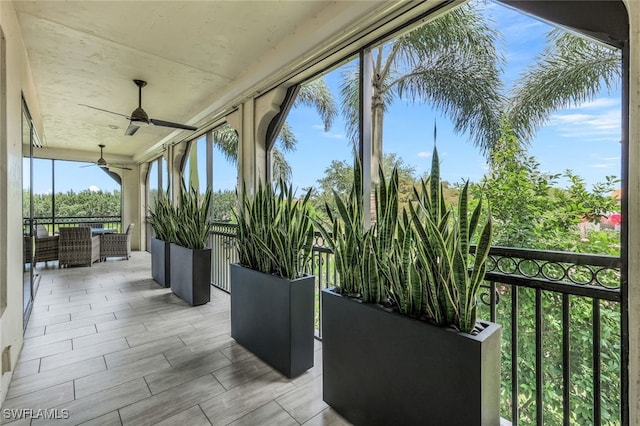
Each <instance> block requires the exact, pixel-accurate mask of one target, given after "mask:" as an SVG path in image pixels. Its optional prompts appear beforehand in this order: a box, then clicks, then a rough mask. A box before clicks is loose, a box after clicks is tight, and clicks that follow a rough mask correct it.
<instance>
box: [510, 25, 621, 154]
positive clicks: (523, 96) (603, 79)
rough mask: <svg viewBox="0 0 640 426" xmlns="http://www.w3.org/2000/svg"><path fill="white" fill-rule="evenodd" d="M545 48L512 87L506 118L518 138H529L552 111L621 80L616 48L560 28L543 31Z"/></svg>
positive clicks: (591, 98)
mask: <svg viewBox="0 0 640 426" xmlns="http://www.w3.org/2000/svg"><path fill="white" fill-rule="evenodd" d="M547 42H548V43H547V48H546V49H545V50H544V51H543V52H542V54H541V55H540V56H539V57H538V58H537V60H536V63H535V64H534V65H533V66H531V67H530V68H528V69H527V70H526V71H525V72H524V74H523V75H522V77H521V79H520V80H519V81H518V83H517V84H516V86H515V87H514V89H513V91H512V93H511V96H510V99H511V101H510V104H509V106H508V114H507V117H508V120H509V123H510V124H511V125H512V126H513V129H514V131H515V133H516V136H518V138H519V139H520V140H521V141H525V142H526V141H529V140H530V139H531V138H532V137H533V136H534V135H535V133H536V130H537V129H538V128H539V127H540V126H542V125H544V124H545V123H546V122H547V120H548V119H549V116H550V115H551V113H552V112H554V111H556V110H558V109H561V108H568V107H571V106H576V105H579V104H580V103H582V102H585V101H588V100H593V99H594V98H595V96H596V95H597V94H598V93H599V92H600V91H601V90H602V89H603V88H606V89H607V90H608V91H611V90H613V89H614V88H615V87H616V84H617V83H618V82H619V81H620V80H621V76H622V66H621V63H622V62H621V54H620V51H619V50H616V49H613V48H608V47H605V46H603V45H600V44H596V43H593V42H590V41H588V40H585V39H583V38H580V37H578V36H576V35H573V34H571V33H568V32H564V31H561V30H553V31H551V32H550V33H549V34H548V35H547Z"/></svg>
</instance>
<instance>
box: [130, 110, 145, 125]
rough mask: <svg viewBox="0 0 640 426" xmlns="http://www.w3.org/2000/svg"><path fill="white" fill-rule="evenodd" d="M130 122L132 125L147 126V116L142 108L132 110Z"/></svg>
mask: <svg viewBox="0 0 640 426" xmlns="http://www.w3.org/2000/svg"><path fill="white" fill-rule="evenodd" d="M131 122H132V123H136V124H138V123H141V124H147V125H148V124H149V115H147V113H146V111H145V110H143V109H142V107H138V108H136V109H134V110H133V112H132V113H131Z"/></svg>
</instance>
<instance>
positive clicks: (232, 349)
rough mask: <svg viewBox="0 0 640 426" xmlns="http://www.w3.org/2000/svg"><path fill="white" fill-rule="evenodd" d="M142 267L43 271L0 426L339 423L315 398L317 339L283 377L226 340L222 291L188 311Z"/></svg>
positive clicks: (145, 262)
mask: <svg viewBox="0 0 640 426" xmlns="http://www.w3.org/2000/svg"><path fill="white" fill-rule="evenodd" d="M150 259H151V257H150V255H149V254H148V253H146V252H135V253H134V254H133V256H132V258H131V259H130V260H129V261H119V262H118V263H117V267H114V264H113V262H112V263H111V264H109V263H98V264H96V265H94V266H93V268H75V269H73V268H72V269H57V268H56V267H54V266H53V265H52V266H51V267H50V268H47V269H45V270H44V271H43V272H42V279H41V283H40V289H39V291H38V295H37V297H36V300H35V302H34V307H33V312H32V314H31V319H30V321H29V325H28V327H27V329H26V331H25V340H24V347H23V350H22V353H21V355H20V358H19V359H18V363H17V365H16V368H15V373H14V375H13V380H12V382H11V386H10V387H9V390H8V392H7V398H6V399H5V401H4V404H3V405H2V408H3V410H16V411H15V413H16V414H17V413H20V414H22V415H21V416H20V415H15V416H13V417H14V418H18V417H22V420H15V421H12V420H7V418H6V417H5V418H3V420H2V423H3V424H7V423H9V424H12V425H14V424H15V425H22V424H47V420H40V421H36V420H34V421H33V423H30V422H31V420H30V419H28V418H26V419H25V417H29V413H30V412H29V411H28V410H33V412H32V413H34V414H35V413H37V412H38V410H53V411H49V413H56V414H57V415H58V417H60V418H59V419H56V420H48V421H49V422H54V421H55V424H56V425H57V424H60V425H63V424H87V425H89V424H102V425H116V424H118V425H119V424H125V425H126V424H131V425H151V424H162V425H185V424H190V425H196V424H197V425H209V424H212V425H227V424H232V425H264V424H277V425H297V424H305V425H327V424H331V425H340V424H347V423H346V422H345V421H344V420H343V419H341V418H340V417H339V415H338V414H336V413H335V412H334V411H333V410H332V409H331V408H329V407H328V406H327V404H325V403H324V402H323V401H322V376H321V373H322V358H321V357H322V351H321V343H320V342H319V341H318V342H317V345H316V350H315V360H314V367H313V368H312V369H311V370H309V371H308V372H306V373H304V374H303V375H301V376H299V377H297V378H295V379H292V380H290V379H287V378H286V377H285V376H283V375H282V374H280V373H278V372H277V371H275V370H273V369H272V368H270V367H269V366H268V365H266V364H265V363H264V362H262V361H261V360H259V359H258V358H256V357H255V356H254V355H252V354H251V353H250V352H248V351H247V350H245V349H244V348H242V347H241V346H239V345H238V344H236V342H235V341H234V340H233V338H231V336H230V335H229V332H230V321H229V309H230V306H229V295H228V294H227V293H225V292H224V291H222V290H218V289H216V288H215V287H212V288H211V302H210V303H208V304H206V305H202V306H199V307H196V308H192V307H190V306H189V305H187V304H186V303H185V302H183V301H182V300H180V299H179V298H178V297H177V296H175V295H174V294H173V293H172V292H171V290H170V289H165V288H161V287H160V286H159V285H158V284H157V283H156V282H155V281H153V280H152V279H151V273H150V268H151V267H150ZM56 410H57V411H56ZM63 410H64V411H63ZM6 412H7V411H3V413H6ZM65 413H66V414H65ZM67 417H68V418H67Z"/></svg>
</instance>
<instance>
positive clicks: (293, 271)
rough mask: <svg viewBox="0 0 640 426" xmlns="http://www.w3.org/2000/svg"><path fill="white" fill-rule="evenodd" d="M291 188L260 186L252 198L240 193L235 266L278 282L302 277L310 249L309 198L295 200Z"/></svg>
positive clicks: (311, 229) (246, 192) (281, 184)
mask: <svg viewBox="0 0 640 426" xmlns="http://www.w3.org/2000/svg"><path fill="white" fill-rule="evenodd" d="M294 195H295V194H294V191H293V189H292V187H291V185H287V184H286V182H285V181H284V180H283V179H281V180H280V181H279V182H278V184H277V185H276V187H275V188H273V187H272V186H271V185H263V184H262V183H261V182H260V183H259V184H258V187H257V189H256V191H255V193H254V194H253V195H251V194H249V192H248V191H247V190H246V187H245V186H243V191H242V208H240V210H239V212H238V213H235V217H236V220H237V222H238V228H237V241H238V252H239V263H240V264H241V265H242V266H245V267H248V268H251V269H254V270H257V271H260V272H263V273H267V274H275V275H278V276H280V277H282V278H287V279H296V278H300V277H302V276H303V275H304V270H305V267H306V266H307V265H308V263H309V261H310V259H311V255H312V248H313V239H314V230H313V222H312V220H311V218H310V216H309V213H310V204H309V198H310V197H311V191H307V193H306V194H305V196H304V198H302V199H296V198H295V196H294Z"/></svg>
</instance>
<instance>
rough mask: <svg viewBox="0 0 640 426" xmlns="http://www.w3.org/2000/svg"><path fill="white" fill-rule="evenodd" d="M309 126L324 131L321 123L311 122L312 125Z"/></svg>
mask: <svg viewBox="0 0 640 426" xmlns="http://www.w3.org/2000/svg"><path fill="white" fill-rule="evenodd" d="M311 128H312V129H315V130H322V131H324V126H323V125H322V124H313V125H312V126H311Z"/></svg>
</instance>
